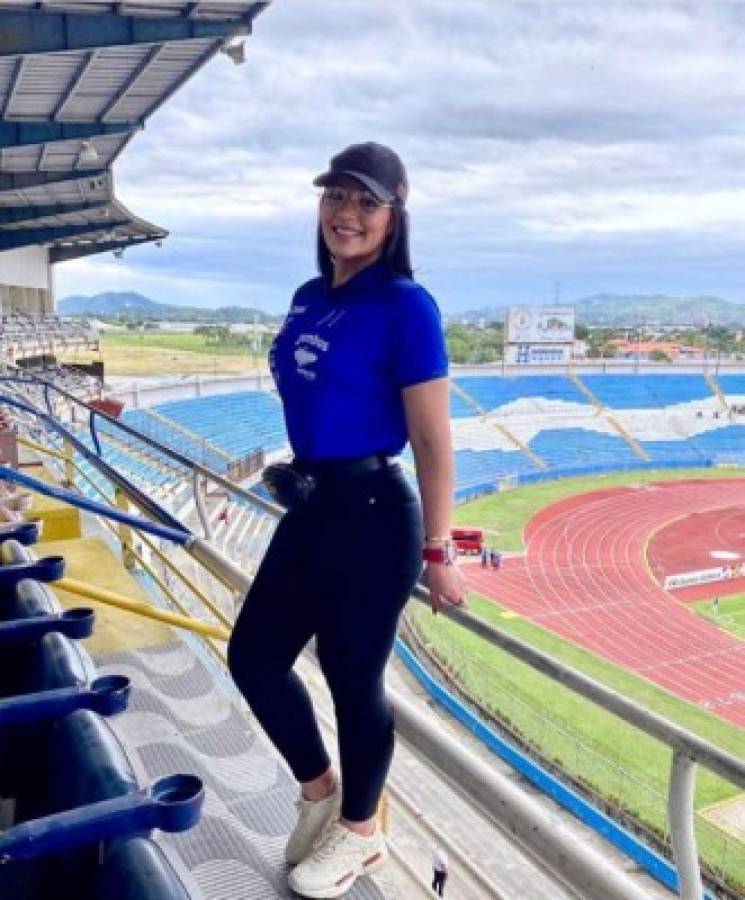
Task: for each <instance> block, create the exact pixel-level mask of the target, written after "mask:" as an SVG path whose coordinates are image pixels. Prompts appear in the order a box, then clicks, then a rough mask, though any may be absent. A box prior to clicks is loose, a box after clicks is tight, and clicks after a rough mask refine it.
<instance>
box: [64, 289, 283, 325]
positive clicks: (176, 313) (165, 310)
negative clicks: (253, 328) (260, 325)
mask: <svg viewBox="0 0 745 900" xmlns="http://www.w3.org/2000/svg"><path fill="white" fill-rule="evenodd" d="M57 311H58V312H59V314H60V315H62V316H86V317H88V316H90V317H97V316H100V317H103V318H111V317H117V318H121V319H130V320H133V319H157V320H159V321H170V322H253V321H254V317H256V319H257V320H258V321H259V322H265V321H271V320H272V319H276V318H277V317H276V316H269V315H267V314H266V313H264V312H262V311H261V310H260V309H256V308H254V307H250V306H219V307H217V309H207V308H204V307H201V306H176V305H175V304H172V303H158V302H157V301H156V300H151V299H150V297H145V296H144V295H143V294H138V293H135V292H134V291H124V292H117V291H108V292H106V293H103V294H93V295H92V296H84V295H83V294H72V295H70V296H69V297H63V298H62V299H61V300H59V301H58V302H57Z"/></svg>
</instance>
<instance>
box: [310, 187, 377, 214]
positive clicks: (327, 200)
mask: <svg viewBox="0 0 745 900" xmlns="http://www.w3.org/2000/svg"><path fill="white" fill-rule="evenodd" d="M349 200H352V201H354V204H355V206H356V207H357V209H359V211H360V212H361V213H362V214H363V215H365V216H374V215H375V213H376V212H377V211H378V210H379V209H384V208H385V207H390V206H392V205H393V204H391V203H385V202H384V201H383V200H378V198H377V197H376V196H375V194H371V193H370V191H355V190H349V189H348V188H343V187H327V188H324V190H323V191H322V192H321V206H325V207H326V209H332V210H336V209H341V208H342V207H343V206H346V204H347V202H348V201H349Z"/></svg>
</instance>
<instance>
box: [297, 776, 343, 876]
mask: <svg viewBox="0 0 745 900" xmlns="http://www.w3.org/2000/svg"><path fill="white" fill-rule="evenodd" d="M295 806H296V807H297V812H298V817H297V823H296V825H295V827H294V828H293V830H292V834H291V835H290V837H289V840H288V841H287V847H286V848H285V859H286V860H287V862H288V863H289V865H291V866H295V865H297V864H298V863H299V862H300V861H301V860H303V859H305V857H306V856H307V855H308V854H309V853H310V851H311V848H312V847H313V844H314V843H315V842H316V840H318V838H319V837H320V836H321V834H322V832H323V830H324V829H325V828H327V827H328V826H330V825H331V824H332V823H333V822H335V821H336V820H337V819H338V818H339V812H340V810H341V790H340V789H339V786H338V785H337V787H336V788H335V790H334V793H333V794H330V795H329V796H328V797H325V798H324V799H323V800H305V799H303V798H302V797H301V798H300V799H299V800H296V801H295Z"/></svg>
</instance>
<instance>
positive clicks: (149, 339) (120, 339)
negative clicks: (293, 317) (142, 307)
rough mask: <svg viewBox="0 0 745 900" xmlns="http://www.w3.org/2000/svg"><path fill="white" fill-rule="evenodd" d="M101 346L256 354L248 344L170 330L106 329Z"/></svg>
mask: <svg viewBox="0 0 745 900" xmlns="http://www.w3.org/2000/svg"><path fill="white" fill-rule="evenodd" d="M264 340H265V341H266V338H265V339H264ZM101 346H102V348H103V349H104V351H105V349H106V348H108V347H124V348H126V347H160V348H162V349H163V350H188V351H189V352H190V353H206V354H208V355H210V356H245V357H251V356H254V355H255V354H253V353H252V352H251V349H250V347H249V346H248V345H237V346H234V345H229V344H217V343H216V342H215V341H214V339H213V340H210V339H208V338H207V337H205V335H203V334H188V333H184V332H168V331H136V332H135V331H105V332H103V333H102V335H101ZM263 355H266V351H264V354H263Z"/></svg>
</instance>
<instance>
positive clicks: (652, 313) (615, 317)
mask: <svg viewBox="0 0 745 900" xmlns="http://www.w3.org/2000/svg"><path fill="white" fill-rule="evenodd" d="M562 305H564V304H562ZM566 305H567V306H574V308H575V311H576V318H577V321H578V322H581V323H582V324H584V325H608V326H613V327H624V326H625V327H634V326H638V325H643V324H649V325H692V326H694V327H697V328H701V327H703V326H704V325H706V324H707V323H711V324H715V325H742V326H745V304H741V303H734V302H732V301H731V300H723V299H722V298H720V297H711V296H693V297H670V296H667V295H664V294H652V295H643V294H629V295H624V294H593V295H592V296H590V297H583V298H581V299H579V300H577V301H575V302H574V303H573V304H569V303H568V304H566ZM57 308H58V310H59V312H60V314H61V315H63V316H93V317H95V316H101V317H104V318H108V317H118V318H122V319H157V320H160V321H171V322H194V321H197V322H228V323H229V322H236V323H237V322H253V321H254V317H256V319H257V320H258V321H259V322H267V321H277V320H278V319H281V318H282V317H281V316H276V315H274V316H272V315H268V314H267V313H265V312H262V311H261V310H259V309H256V308H254V307H247V306H221V307H218V308H217V309H207V308H203V307H198V306H176V305H174V304H171V303H158V302H157V301H155V300H151V299H150V298H149V297H145V296H144V295H143V294H138V293H135V292H111V291H110V292H107V293H103V294H94V295H92V296H83V295H80V294H78V295H73V296H69V297H63V298H62V299H61V300H60V301H59V302H58V304H57ZM506 312H507V307H505V306H487V307H482V308H481V309H472V310H467V311H466V312H462V313H455V314H449V315H447V316H446V319H447V320H448V321H450V322H455V321H457V322H474V323H475V322H479V321H481V320H486V321H487V322H503V321H504V318H505V314H506Z"/></svg>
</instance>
